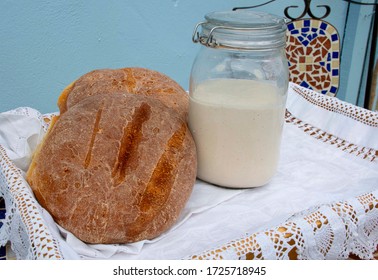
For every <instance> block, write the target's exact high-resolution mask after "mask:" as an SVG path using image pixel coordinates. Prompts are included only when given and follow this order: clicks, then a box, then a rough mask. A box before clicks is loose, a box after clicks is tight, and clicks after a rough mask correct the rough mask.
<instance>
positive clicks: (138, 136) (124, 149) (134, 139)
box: [112, 103, 151, 185]
mask: <svg viewBox="0 0 378 280" xmlns="http://www.w3.org/2000/svg"><path fill="white" fill-rule="evenodd" d="M150 115H151V107H150V106H149V105H148V104H147V103H142V104H141V105H140V107H139V108H136V109H135V112H134V114H133V116H132V120H131V122H129V123H128V124H127V126H126V127H125V128H124V129H123V135H122V139H121V146H120V148H119V152H118V157H117V160H116V163H115V165H114V168H113V172H112V177H113V179H114V184H115V185H119V184H121V183H122V182H123V181H124V180H125V178H126V173H127V170H128V169H129V168H131V167H132V166H133V164H134V165H136V164H137V161H138V147H139V143H140V142H141V141H142V138H143V133H142V126H143V124H144V123H145V122H146V121H148V120H149V119H150Z"/></svg>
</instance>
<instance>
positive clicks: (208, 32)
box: [189, 10, 288, 188]
mask: <svg viewBox="0 0 378 280" xmlns="http://www.w3.org/2000/svg"><path fill="white" fill-rule="evenodd" d="M199 30H200V31H199ZM285 33H286V23H285V20H284V19H283V18H280V17H277V16H274V15H271V14H267V13H262V12H254V11H245V10H237V11H227V12H213V13H209V14H207V15H206V16H205V21H204V22H200V23H198V24H197V25H196V27H195V30H194V33H193V42H195V43H198V42H199V43H201V45H202V46H201V49H200V51H199V53H198V55H197V57H196V59H195V61H194V64H193V67H192V71H191V77H190V87H189V93H190V106H189V127H190V129H191V132H192V134H193V137H194V140H195V142H196V146H197V153H198V154H197V156H198V173H197V174H198V175H197V176H198V178H200V179H202V180H204V181H207V182H210V183H213V184H216V185H220V186H226V187H232V188H249V187H257V186H262V185H265V184H267V183H268V182H269V181H270V179H271V178H272V177H273V175H274V174H275V172H276V169H277V165H278V160H279V154H280V143H281V134H282V128H283V123H284V112H285V103H286V96H287V89H288V64H287V61H286V55H285V44H286V37H285Z"/></svg>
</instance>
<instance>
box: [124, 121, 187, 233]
mask: <svg viewBox="0 0 378 280" xmlns="http://www.w3.org/2000/svg"><path fill="white" fill-rule="evenodd" d="M186 131H187V128H186V125H185V124H182V125H181V127H180V128H179V129H178V130H177V131H176V132H175V133H174V134H173V135H172V136H171V138H170V139H169V141H168V143H167V147H166V149H165V151H164V153H163V154H162V156H161V157H160V159H159V161H158V163H157V165H156V167H155V169H154V171H153V173H152V176H151V178H150V180H149V182H148V184H147V187H146V189H145V191H144V193H143V195H142V199H141V201H140V203H139V209H140V214H139V216H138V218H137V220H136V221H135V222H133V223H132V224H130V225H129V227H128V233H129V234H131V235H139V234H141V233H142V232H143V229H144V228H145V227H147V225H148V224H150V223H151V222H152V221H153V219H154V218H155V216H156V215H159V214H160V212H161V211H159V209H161V208H162V207H164V206H165V205H166V203H167V200H168V198H169V196H170V193H171V190H172V188H173V184H174V182H175V180H176V175H177V171H178V167H177V166H178V165H179V163H180V160H181V156H180V154H181V151H182V149H183V148H184V146H183V143H184V140H185V136H186Z"/></svg>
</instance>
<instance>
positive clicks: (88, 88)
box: [58, 67, 189, 119]
mask: <svg viewBox="0 0 378 280" xmlns="http://www.w3.org/2000/svg"><path fill="white" fill-rule="evenodd" d="M104 93H106V94H114V93H120V94H123V93H133V94H140V95H147V96H151V97H153V98H157V99H159V100H160V101H161V102H162V103H164V104H165V105H166V106H168V107H169V108H173V109H175V110H176V111H177V112H178V113H179V114H180V115H181V116H183V117H184V119H186V117H187V114H188V108H189V97H188V94H187V93H186V92H185V90H184V89H183V88H182V87H181V86H180V85H179V84H178V83H176V82H175V81H174V80H172V79H171V78H169V77H168V76H166V75H164V74H162V73H159V72H157V71H154V70H150V69H145V68H137V67H130V68H121V69H99V70H94V71H91V72H89V73H87V74H85V75H83V76H81V77H80V78H79V79H78V80H76V81H75V82H73V83H72V84H70V85H69V86H67V87H66V88H65V89H64V90H63V92H62V93H61V96H60V97H59V100H58V107H59V109H60V113H61V114H62V113H64V112H66V111H67V110H68V108H70V107H72V106H73V105H75V104H76V103H78V102H79V101H81V100H82V99H84V98H86V97H88V96H93V95H97V94H104Z"/></svg>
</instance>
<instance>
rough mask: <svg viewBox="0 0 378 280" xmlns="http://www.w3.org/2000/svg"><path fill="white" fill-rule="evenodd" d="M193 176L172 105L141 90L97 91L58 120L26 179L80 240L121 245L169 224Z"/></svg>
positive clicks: (191, 150) (184, 130)
mask: <svg viewBox="0 0 378 280" xmlns="http://www.w3.org/2000/svg"><path fill="white" fill-rule="evenodd" d="M195 177H196V152H195V145H194V141H193V139H192V136H191V134H190V132H189V130H188V127H187V125H186V123H185V121H183V120H182V118H181V117H179V115H178V114H177V113H176V112H175V111H174V110H172V109H170V108H168V107H166V106H165V105H163V104H162V103H161V102H160V101H158V100H155V99H151V98H148V97H145V96H140V95H133V94H125V95H108V94H102V95H100V94H99V95H95V96H92V97H86V98H85V99H83V100H82V101H80V102H78V103H77V104H75V105H74V106H70V108H69V110H67V111H66V113H64V114H63V115H61V117H60V118H59V119H58V120H57V121H56V123H55V125H54V126H53V127H52V129H51V130H50V132H49V133H48V134H47V136H46V138H45V140H44V143H43V145H42V146H41V148H40V151H39V152H38V153H37V154H36V155H35V158H34V159H33V165H32V168H30V169H29V171H28V174H27V181H28V182H29V184H30V185H31V187H32V189H33V191H34V193H35V195H36V197H37V199H38V201H39V202H40V204H41V205H42V206H43V207H45V208H46V209H47V210H48V211H49V212H50V214H51V215H52V216H53V218H54V220H55V221H56V222H57V223H58V224H60V225H61V226H62V227H64V228H66V229H67V230H69V231H71V232H72V233H73V234H75V235H76V236H77V237H78V238H79V239H81V240H83V241H84V242H88V243H126V242H135V241H138V240H142V239H151V238H154V237H156V236H158V235H160V234H161V233H162V232H164V231H166V230H167V229H168V228H170V227H171V226H172V225H173V224H174V223H175V222H176V220H177V218H178V216H179V214H180V212H181V211H182V209H183V207H184V206H185V204H186V202H187V200H188V198H189V196H190V193H191V191H192V188H193V185H194V182H195Z"/></svg>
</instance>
